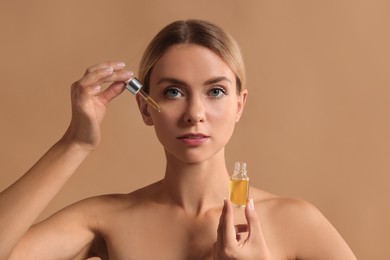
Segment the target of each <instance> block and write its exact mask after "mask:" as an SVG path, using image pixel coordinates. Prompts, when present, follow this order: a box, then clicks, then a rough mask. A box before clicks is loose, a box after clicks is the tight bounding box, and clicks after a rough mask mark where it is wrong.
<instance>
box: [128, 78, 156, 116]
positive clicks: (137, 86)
mask: <svg viewBox="0 0 390 260" xmlns="http://www.w3.org/2000/svg"><path fill="white" fill-rule="evenodd" d="M125 83H126V88H127V89H128V90H129V91H130V92H131V93H132V94H133V95H136V94H139V95H140V96H141V97H142V98H143V99H144V100H145V101H146V103H148V104H149V105H150V106H151V107H153V108H154V109H156V110H157V111H158V112H161V108H160V106H159V105H158V104H157V102H156V101H154V100H153V99H152V98H151V97H150V96H149V95H148V94H147V93H146V92H145V91H143V89H142V87H143V86H142V84H141V83H140V82H139V81H138V79H137V78H135V77H133V78H131V79H129V80H128V81H125Z"/></svg>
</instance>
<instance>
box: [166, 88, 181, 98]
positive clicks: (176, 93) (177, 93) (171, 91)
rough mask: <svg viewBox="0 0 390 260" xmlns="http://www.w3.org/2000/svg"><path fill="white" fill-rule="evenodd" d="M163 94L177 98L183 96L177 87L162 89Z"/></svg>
mask: <svg viewBox="0 0 390 260" xmlns="http://www.w3.org/2000/svg"><path fill="white" fill-rule="evenodd" d="M164 94H165V96H166V97H167V98H178V97H182V96H183V93H181V92H180V90H178V89H177V88H168V89H166V90H165V91H164Z"/></svg>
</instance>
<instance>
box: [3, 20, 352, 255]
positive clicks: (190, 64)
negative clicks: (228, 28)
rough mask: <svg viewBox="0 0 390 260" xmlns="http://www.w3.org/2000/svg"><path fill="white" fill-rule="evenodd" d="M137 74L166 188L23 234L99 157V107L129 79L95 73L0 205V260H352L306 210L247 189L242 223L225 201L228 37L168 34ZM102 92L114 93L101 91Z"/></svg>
mask: <svg viewBox="0 0 390 260" xmlns="http://www.w3.org/2000/svg"><path fill="white" fill-rule="evenodd" d="M139 74H140V75H139V78H140V81H141V82H144V87H145V90H146V91H147V92H149V94H150V96H151V97H152V98H153V99H154V100H155V101H157V103H158V104H159V105H160V107H161V112H158V111H156V110H154V109H152V108H150V107H149V106H148V105H147V104H146V103H145V102H144V101H143V100H142V99H140V98H139V97H138V98H137V102H138V106H139V109H140V112H141V114H142V117H143V120H144V122H145V124H146V125H150V126H151V125H153V126H154V128H155V132H156V135H157V137H158V139H159V141H160V142H161V144H162V145H163V147H164V151H165V155H166V161H167V163H166V171H165V177H164V179H162V180H161V181H158V182H156V183H153V184H151V185H149V186H147V187H144V188H141V189H139V190H137V191H135V192H132V193H129V194H124V195H106V196H99V197H94V198H89V199H86V200H83V201H80V202H78V203H75V204H74V205H71V206H69V207H67V208H65V209H63V210H61V211H59V212H58V213H56V214H54V215H53V216H52V217H50V218H48V219H47V220H45V221H43V222H41V223H39V224H36V225H32V224H33V223H34V221H35V220H36V218H37V217H38V215H39V214H40V213H41V212H42V210H43V209H44V208H45V207H46V205H47V204H48V203H49V202H50V200H51V199H52V198H53V197H54V196H55V194H56V193H57V192H58V191H59V190H60V188H61V187H62V186H63V185H64V184H65V183H66V181H67V180H68V179H69V178H70V177H71V176H72V175H73V174H74V172H75V170H76V169H77V167H78V165H80V163H81V162H82V161H83V160H84V159H85V157H86V156H87V155H88V154H89V153H90V152H91V151H93V150H94V149H95V148H96V147H97V146H98V144H99V142H100V123H101V121H102V119H103V117H104V114H105V111H106V108H107V105H108V103H109V102H110V101H111V100H113V99H114V98H115V97H116V96H118V95H119V94H121V93H122V91H123V90H124V83H123V81H126V80H128V79H129V78H131V77H132V73H131V72H129V71H127V70H125V69H124V64H123V63H121V62H106V63H101V64H98V65H95V66H92V67H90V68H89V69H87V71H86V73H85V75H84V76H83V77H82V78H81V79H80V80H79V81H77V82H75V83H74V84H73V85H72V120H71V123H70V126H69V128H68V130H67V131H66V133H65V135H64V136H63V137H62V138H61V140H60V141H59V142H58V143H56V144H55V145H54V146H53V147H52V148H51V149H50V150H49V151H48V152H47V153H46V154H45V155H44V156H43V157H42V158H41V159H40V160H39V161H38V162H37V163H36V164H35V165H34V166H33V167H32V168H31V169H30V170H29V171H28V172H27V173H26V174H25V175H24V176H23V177H22V178H21V179H20V180H18V181H17V182H16V183H14V184H13V185H12V186H10V187H9V188H8V189H7V190H5V191H4V192H3V193H2V194H1V196H0V212H1V220H0V221H1V222H0V232H1V233H0V235H1V237H0V239H1V241H2V245H1V251H0V259H5V258H7V257H9V259H84V258H87V257H91V256H98V257H100V258H102V259H108V258H109V259H169V260H172V259H343V260H345V259H355V257H354V255H353V253H352V252H351V250H350V249H349V247H348V246H347V244H346V243H345V242H344V241H343V239H342V238H341V236H340V235H339V234H338V233H337V231H336V230H335V229H334V228H333V227H332V225H331V224H330V223H329V222H328V221H327V220H326V219H325V218H324V217H323V216H322V215H321V214H320V213H319V211H318V210H317V209H315V208H314V207H313V206H311V205H310V204H308V203H307V202H304V201H299V200H293V199H284V198H279V197H277V196H275V195H272V194H269V193H267V192H264V191H261V190H258V189H255V188H250V196H251V199H250V200H249V202H248V205H247V207H246V208H245V215H243V216H239V215H237V214H234V209H233V207H232V205H231V202H229V201H227V200H224V198H225V197H226V195H227V194H228V184H229V175H228V170H227V168H226V165H225V155H224V147H225V145H226V144H227V142H228V141H229V139H230V137H231V135H232V133H233V130H234V126H235V124H236V122H238V121H239V119H240V116H241V113H242V112H243V109H244V106H245V101H246V97H247V90H246V89H245V88H244V86H245V75H244V67H243V62H242V59H241V55H240V52H239V49H238V47H237V45H236V43H235V42H234V40H233V39H232V38H231V37H230V36H228V35H227V34H226V33H225V32H223V31H222V30H221V29H220V28H218V27H217V26H215V25H212V24H210V23H207V22H204V21H198V20H189V21H178V22H174V23H172V24H170V25H168V26H167V27H165V28H164V29H163V30H162V31H161V32H160V33H159V34H157V35H156V37H155V38H154V39H153V40H152V42H151V43H150V45H149V47H148V48H147V50H146V52H145V54H144V56H143V59H142V61H141V65H140V73H139ZM106 82H110V83H112V84H111V85H110V86H109V87H108V88H107V89H106V90H104V91H101V89H100V84H102V83H106ZM3 241H5V242H3Z"/></svg>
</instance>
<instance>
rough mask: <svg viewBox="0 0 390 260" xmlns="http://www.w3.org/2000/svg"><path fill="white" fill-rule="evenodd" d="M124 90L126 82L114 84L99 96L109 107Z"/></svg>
mask: <svg viewBox="0 0 390 260" xmlns="http://www.w3.org/2000/svg"><path fill="white" fill-rule="evenodd" d="M124 90H125V83H124V82H114V83H112V84H111V85H110V86H109V87H108V88H107V89H106V90H104V91H103V92H102V93H100V94H99V98H100V100H101V101H102V102H103V103H104V104H106V105H107V104H108V103H109V102H110V101H111V100H112V99H113V98H115V97H117V96H119V94H121V93H122V92H123V91H124Z"/></svg>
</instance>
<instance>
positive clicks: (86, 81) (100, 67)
mask: <svg viewBox="0 0 390 260" xmlns="http://www.w3.org/2000/svg"><path fill="white" fill-rule="evenodd" d="M124 66H125V64H124V63H123V62H105V63H100V64H96V65H94V66H91V67H89V68H88V69H87V70H86V72H85V74H84V76H83V77H82V78H81V79H80V80H78V81H76V82H74V83H73V84H72V87H71V99H72V120H71V123H70V125H69V128H68V129H67V131H66V133H65V135H64V137H63V140H64V141H65V142H70V143H74V144H78V145H80V146H82V147H85V148H87V149H91V150H92V149H94V148H95V147H96V146H97V145H98V144H99V142H100V124H101V122H102V120H103V117H104V115H105V112H106V109H107V105H108V103H109V102H110V101H111V100H112V99H114V98H115V97H117V96H118V95H119V94H121V93H122V92H123V90H124V89H125V83H124V81H126V80H128V79H130V78H131V77H132V76H133V73H132V72H130V71H126V70H124V69H123V68H124ZM103 83H111V84H110V86H109V87H108V88H107V89H105V90H103V91H101V84H103Z"/></svg>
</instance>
